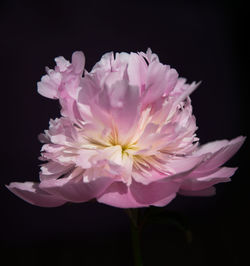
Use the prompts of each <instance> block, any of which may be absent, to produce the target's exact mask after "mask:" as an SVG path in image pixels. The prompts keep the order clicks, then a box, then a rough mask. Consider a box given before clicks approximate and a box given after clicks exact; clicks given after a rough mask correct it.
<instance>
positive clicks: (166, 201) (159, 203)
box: [152, 193, 176, 207]
mask: <svg viewBox="0 0 250 266" xmlns="http://www.w3.org/2000/svg"><path fill="white" fill-rule="evenodd" d="M175 197H176V193H173V194H171V195H170V196H168V197H166V198H165V199H162V200H160V201H157V202H155V203H154V204H152V205H153V206H156V207H164V206H166V205H167V204H169V203H170V202H171V201H172V200H173V199H174V198H175Z"/></svg>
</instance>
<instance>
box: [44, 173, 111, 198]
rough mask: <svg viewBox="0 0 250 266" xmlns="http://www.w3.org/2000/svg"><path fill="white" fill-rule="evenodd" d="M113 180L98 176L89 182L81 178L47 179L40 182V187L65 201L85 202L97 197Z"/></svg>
mask: <svg viewBox="0 0 250 266" xmlns="http://www.w3.org/2000/svg"><path fill="white" fill-rule="evenodd" d="M112 182H113V180H112V179H111V178H108V177H99V178H98V179H96V180H94V181H90V182H89V183H84V182H83V180H82V178H78V179H77V180H75V179H66V178H62V179H59V180H48V181H43V182H41V183H40V188H41V189H42V190H44V191H47V192H48V193H51V194H54V195H57V196H58V197H61V198H63V199H64V200H65V201H72V202H86V201H89V200H91V199H93V198H95V197H98V196H99V195H100V194H101V193H103V191H104V190H105V189H106V188H107V187H108V186H109V185H110V184H111V183H112Z"/></svg>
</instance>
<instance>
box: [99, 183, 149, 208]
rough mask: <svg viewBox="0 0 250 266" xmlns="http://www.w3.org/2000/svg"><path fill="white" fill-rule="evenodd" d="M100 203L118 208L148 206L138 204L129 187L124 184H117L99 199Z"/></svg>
mask: <svg viewBox="0 0 250 266" xmlns="http://www.w3.org/2000/svg"><path fill="white" fill-rule="evenodd" d="M97 201H98V202H100V203H104V204H108V205H111V206H114V207H118V208H139V207H146V206H148V205H146V204H142V203H139V202H137V201H136V200H135V199H134V197H133V196H132V194H131V192H130V190H129V188H128V186H126V185H125V184H124V183H122V182H115V183H113V184H112V185H111V186H110V187H108V188H107V189H106V190H105V192H104V193H103V194H102V195H101V196H99V197H98V198H97Z"/></svg>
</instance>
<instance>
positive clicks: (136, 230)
mask: <svg viewBox="0 0 250 266" xmlns="http://www.w3.org/2000/svg"><path fill="white" fill-rule="evenodd" d="M127 214H128V216H129V218H130V228H131V240H132V247H133V255H134V266H143V262H142V256H141V243H140V233H141V227H140V216H139V210H138V209H127Z"/></svg>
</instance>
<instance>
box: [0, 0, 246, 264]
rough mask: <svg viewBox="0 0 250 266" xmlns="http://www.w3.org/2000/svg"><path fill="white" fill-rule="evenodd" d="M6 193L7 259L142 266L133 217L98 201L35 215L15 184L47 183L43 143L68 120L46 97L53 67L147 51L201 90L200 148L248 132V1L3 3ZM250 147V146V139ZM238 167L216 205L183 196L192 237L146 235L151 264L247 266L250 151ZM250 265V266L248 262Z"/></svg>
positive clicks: (1, 236)
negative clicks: (60, 59)
mask: <svg viewBox="0 0 250 266" xmlns="http://www.w3.org/2000/svg"><path fill="white" fill-rule="evenodd" d="M0 8H1V10H0V33H1V40H0V55H1V104H0V106H1V152H0V154H1V181H0V182H1V187H0V193H1V194H0V195H1V199H0V208H1V209H0V215H1V217H0V218H1V219H0V221H1V226H0V230H1V231H0V240H1V249H0V252H2V255H1V261H2V260H3V258H7V259H8V260H9V262H8V263H10V262H14V263H16V264H17V265H36V264H37V263H38V262H42V263H44V264H46V265H48V264H49V265H50V264H54V265H90V266H91V265H110V266H111V265H132V255H131V248H130V234H129V221H128V218H127V217H126V214H125V213H124V211H123V210H121V209H118V208H113V207H110V206H106V205H102V204H97V203H84V204H68V205H65V206H62V207H59V208H40V207H36V206H32V205H30V204H28V203H26V202H24V201H22V200H20V199H18V198H17V197H16V196H15V195H13V194H11V193H10V192H9V191H8V190H7V189H6V188H5V187H4V185H5V184H8V183H10V182H13V181H26V180H32V181H38V172H39V166H38V165H39V163H40V162H39V161H38V159H37V157H38V156H39V152H40V148H41V144H40V143H39V142H38V140H37V135H38V133H40V132H43V130H44V129H46V128H47V127H48V121H49V118H55V117H57V116H59V104H58V102H56V101H53V100H49V99H46V98H43V97H41V96H40V95H39V94H38V93H37V91H36V82H37V81H39V80H40V78H41V76H42V75H44V73H45V71H44V67H45V66H50V67H53V66H54V61H53V59H54V58H55V57H56V56H59V55H62V56H64V57H65V58H67V59H70V57H71V54H72V53H73V52H74V51H75V50H82V51H83V52H84V53H85V56H86V69H87V70H90V69H91V68H92V66H93V65H94V63H95V62H97V61H98V60H99V59H100V57H101V55H102V54H104V53H105V52H108V51H115V52H121V51H127V52H130V51H145V50H146V49H147V47H151V49H152V50H153V52H155V53H157V54H158V55H159V57H160V60H161V62H163V63H166V64H170V65H171V66H172V67H174V68H176V69H177V71H178V72H179V74H180V76H182V77H186V78H187V79H188V81H189V82H192V81H194V80H195V81H200V80H202V84H201V85H200V87H199V88H198V89H197V90H196V91H195V92H194V94H193V95H192V102H193V107H194V114H195V116H196V118H197V125H198V126H199V129H198V136H199V137H200V139H201V143H206V142H208V141H213V140H216V139H224V138H227V139H231V138H234V137H236V136H238V135H247V124H248V123H249V115H248V110H247V107H248V101H249V100H248V83H247V79H248V76H249V73H248V72H249V67H248V66H247V64H248V62H247V60H248V55H249V54H248V48H249V44H248V42H247V35H248V32H249V28H247V24H246V21H247V19H246V16H247V11H246V10H247V7H246V6H245V5H244V2H243V1H242V2H241V1H234V2H230V1H225V2H222V1H135V2H125V1H121V2H119V1H113V2H111V1H96V0H91V1H88V2H87V1H81V2H80V1H79V2H77V1H60V2H59V1H58V2H57V1H51V2H45V1H41V2H38V1H33V2H29V1H1V4H0ZM247 142H248V141H247ZM247 142H246V143H245V145H244V147H243V148H241V150H240V152H239V153H238V154H237V155H236V156H234V157H233V159H231V160H230V161H229V162H228V163H227V165H228V166H239V167H240V168H239V170H238V171H237V173H236V174H235V175H234V177H233V178H232V180H233V181H232V182H231V183H227V184H220V185H217V195H216V196H215V197H211V198H190V197H181V196H179V197H178V198H177V199H175V200H174V201H172V202H171V203H170V204H169V205H168V206H167V207H166V209H167V210H173V211H177V212H178V213H180V214H181V215H184V216H185V217H186V219H187V221H188V223H189V228H190V230H191V231H192V235H193V240H192V242H191V243H190V244H188V243H187V242H186V241H185V237H184V235H183V233H182V232H180V231H178V230H177V229H176V228H174V227H171V226H158V227H157V226H155V227H151V228H148V229H147V230H146V231H145V232H144V240H143V249H144V260H145V266H147V265H150V266H151V265H172V266H175V265H183V263H185V265H217V264H222V263H223V264H225V265H243V261H244V258H247V259H248V256H247V255H248V254H247V251H248V250H249V244H248V243H249V236H248V234H249V219H248V218H247V217H248V216H247V215H248V212H249V202H250V201H249V190H248V187H249V173H248V171H247V170H248V164H249V154H247V146H248V143H247ZM248 260H249V259H248Z"/></svg>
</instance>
